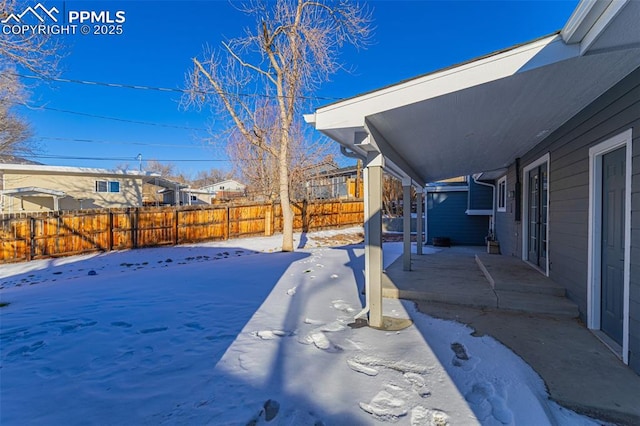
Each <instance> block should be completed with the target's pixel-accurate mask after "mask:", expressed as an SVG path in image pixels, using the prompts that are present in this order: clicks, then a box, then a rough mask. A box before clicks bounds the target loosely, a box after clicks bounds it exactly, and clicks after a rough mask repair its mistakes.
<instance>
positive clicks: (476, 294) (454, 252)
mask: <svg viewBox="0 0 640 426" xmlns="http://www.w3.org/2000/svg"><path fill="white" fill-rule="evenodd" d="M478 250H480V249H478V248H476V247H455V248H443V249H442V251H441V252H439V253H436V254H431V255H423V256H416V255H414V256H413V259H412V270H411V271H403V270H402V258H399V259H397V260H396V261H395V262H394V263H393V264H391V265H390V266H389V267H388V268H387V269H386V271H385V272H384V274H383V276H382V296H383V297H389V298H395V299H410V300H425V301H432V302H442V303H458V304H461V305H466V306H474V307H479V308H494V309H495V308H497V306H498V298H497V296H496V294H495V292H494V291H493V289H492V288H491V286H489V284H488V282H487V279H486V278H485V277H484V275H483V274H482V272H481V271H480V268H478V266H477V264H476V262H475V258H474V255H475V254H476V253H478Z"/></svg>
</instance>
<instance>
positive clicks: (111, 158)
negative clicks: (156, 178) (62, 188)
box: [24, 155, 237, 163]
mask: <svg viewBox="0 0 640 426" xmlns="http://www.w3.org/2000/svg"><path fill="white" fill-rule="evenodd" d="M24 157H26V158H50V159H59V160H91V161H132V160H136V161H137V158H136V157H71V156H65V155H24ZM153 160H154V161H158V162H163V161H164V162H172V163H177V162H203V163H206V162H216V163H224V162H233V161H237V160H230V159H226V160H223V159H202V158H198V159H182V160H178V159H174V158H172V159H169V160H167V159H155V158H154V159H153Z"/></svg>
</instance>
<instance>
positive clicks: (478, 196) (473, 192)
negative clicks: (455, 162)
mask: <svg viewBox="0 0 640 426" xmlns="http://www.w3.org/2000/svg"><path fill="white" fill-rule="evenodd" d="M491 209H493V188H491V187H489V186H486V185H478V184H477V183H475V182H474V181H473V179H469V210H491Z"/></svg>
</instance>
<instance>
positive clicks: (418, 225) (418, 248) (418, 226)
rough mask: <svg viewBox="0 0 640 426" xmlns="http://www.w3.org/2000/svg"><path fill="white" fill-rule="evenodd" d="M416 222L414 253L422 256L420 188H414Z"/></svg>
mask: <svg viewBox="0 0 640 426" xmlns="http://www.w3.org/2000/svg"><path fill="white" fill-rule="evenodd" d="M416 203H417V209H416V213H417V215H416V216H417V220H416V253H417V254H418V256H420V255H421V254H422V221H423V218H422V187H420V186H419V187H417V188H416Z"/></svg>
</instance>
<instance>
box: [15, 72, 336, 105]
mask: <svg viewBox="0 0 640 426" xmlns="http://www.w3.org/2000/svg"><path fill="white" fill-rule="evenodd" d="M12 75H14V76H16V77H21V78H28V79H32V80H46V81H54V82H57V83H74V84H84V85H89V86H103V87H117V88H121V89H134V90H150V91H156V92H168V93H180V94H185V93H191V92H195V93H197V94H201V95H209V94H215V93H216V92H210V91H204V90H195V91H191V90H187V89H178V88H171V87H156V86H143V85H134V84H122V83H106V82H103V81H91V80H77V79H71V78H61V77H46V76H42V75H25V74H18V73H12ZM225 94H227V95H229V96H241V97H259V98H268V99H271V98H272V99H276V98H279V97H287V96H277V95H266V94H263V93H229V92H225ZM299 98H300V99H304V100H320V101H341V100H343V99H344V98H333V97H323V96H299Z"/></svg>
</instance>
